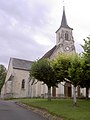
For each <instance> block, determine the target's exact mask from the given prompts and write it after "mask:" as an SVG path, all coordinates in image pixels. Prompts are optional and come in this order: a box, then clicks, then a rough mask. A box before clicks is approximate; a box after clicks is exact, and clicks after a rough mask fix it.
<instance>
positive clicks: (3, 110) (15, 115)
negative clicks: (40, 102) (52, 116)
mask: <svg viewBox="0 0 90 120" xmlns="http://www.w3.org/2000/svg"><path fill="white" fill-rule="evenodd" d="M0 120H46V119H45V118H43V117H41V116H40V115H38V114H36V113H33V112H32V111H30V110H26V109H24V108H22V107H20V106H18V105H16V104H15V103H14V102H8V101H2V100H0Z"/></svg>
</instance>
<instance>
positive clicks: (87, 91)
mask: <svg viewBox="0 0 90 120" xmlns="http://www.w3.org/2000/svg"><path fill="white" fill-rule="evenodd" d="M88 94H89V88H88V87H86V99H87V100H88Z"/></svg>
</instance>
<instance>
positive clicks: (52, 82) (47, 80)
mask: <svg viewBox="0 0 90 120" xmlns="http://www.w3.org/2000/svg"><path fill="white" fill-rule="evenodd" d="M30 76H31V77H34V78H35V79H37V80H38V81H41V82H43V83H44V84H46V85H47V87H48V100H51V87H54V86H57V83H58V81H57V80H56V77H55V74H54V71H53V69H52V67H51V64H50V61H49V60H47V59H41V60H37V61H36V62H34V63H33V64H32V67H31V70H30Z"/></svg>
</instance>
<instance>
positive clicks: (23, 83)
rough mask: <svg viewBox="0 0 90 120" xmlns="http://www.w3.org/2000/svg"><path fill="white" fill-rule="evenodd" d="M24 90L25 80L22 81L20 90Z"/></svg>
mask: <svg viewBox="0 0 90 120" xmlns="http://www.w3.org/2000/svg"><path fill="white" fill-rule="evenodd" d="M24 88H25V80H24V79H23V80H22V89H24Z"/></svg>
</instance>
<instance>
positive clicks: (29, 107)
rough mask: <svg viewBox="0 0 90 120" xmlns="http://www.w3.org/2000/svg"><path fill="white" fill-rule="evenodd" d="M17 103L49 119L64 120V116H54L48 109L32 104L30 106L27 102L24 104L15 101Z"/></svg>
mask: <svg viewBox="0 0 90 120" xmlns="http://www.w3.org/2000/svg"><path fill="white" fill-rule="evenodd" d="M15 103H16V104H17V105H19V106H21V107H24V108H25V109H28V110H31V111H33V112H35V113H37V114H39V115H41V116H43V117H44V118H46V119H48V120H63V118H60V117H57V116H53V115H51V114H50V113H48V111H46V110H45V109H41V108H35V107H32V106H28V105H26V104H23V103H21V102H15Z"/></svg>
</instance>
